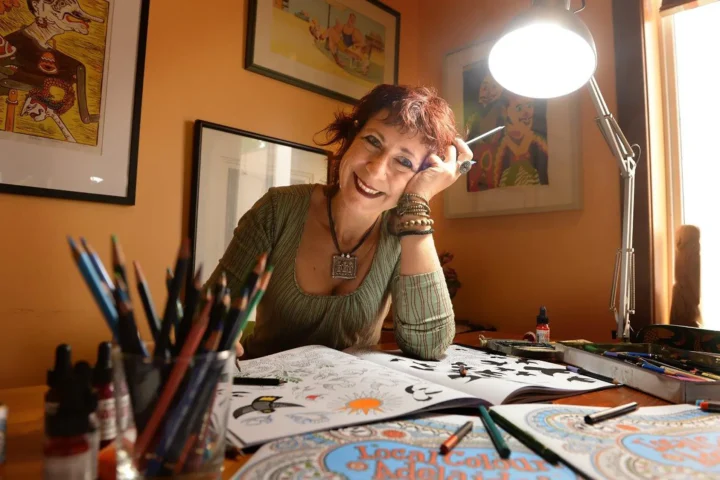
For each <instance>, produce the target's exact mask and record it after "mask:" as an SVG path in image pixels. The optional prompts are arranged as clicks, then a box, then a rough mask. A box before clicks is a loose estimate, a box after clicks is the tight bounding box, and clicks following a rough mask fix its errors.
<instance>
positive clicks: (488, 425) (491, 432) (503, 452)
mask: <svg viewBox="0 0 720 480" xmlns="http://www.w3.org/2000/svg"><path fill="white" fill-rule="evenodd" d="M478 409H479V410H480V420H482V422H483V425H485V430H486V431H487V433H488V436H489V437H490V440H492V442H493V445H495V449H496V450H497V451H498V454H499V455H500V458H509V457H510V448H509V447H508V446H507V443H505V440H504V439H503V436H502V433H500V430H498V428H497V426H496V425H495V422H494V421H493V419H492V417H490V414H489V413H488V411H487V408H485V406H484V405H480V407H478Z"/></svg>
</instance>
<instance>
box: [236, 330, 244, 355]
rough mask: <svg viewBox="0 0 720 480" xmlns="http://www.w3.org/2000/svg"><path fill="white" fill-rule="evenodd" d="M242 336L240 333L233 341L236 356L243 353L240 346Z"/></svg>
mask: <svg viewBox="0 0 720 480" xmlns="http://www.w3.org/2000/svg"><path fill="white" fill-rule="evenodd" d="M241 338H242V333H241V334H240V337H238V341H237V342H236V343H235V355H237V356H238V357H242V356H243V355H245V349H244V348H243V346H242V343H240V339H241Z"/></svg>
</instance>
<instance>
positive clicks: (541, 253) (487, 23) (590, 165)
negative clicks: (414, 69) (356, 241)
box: [418, 0, 620, 340]
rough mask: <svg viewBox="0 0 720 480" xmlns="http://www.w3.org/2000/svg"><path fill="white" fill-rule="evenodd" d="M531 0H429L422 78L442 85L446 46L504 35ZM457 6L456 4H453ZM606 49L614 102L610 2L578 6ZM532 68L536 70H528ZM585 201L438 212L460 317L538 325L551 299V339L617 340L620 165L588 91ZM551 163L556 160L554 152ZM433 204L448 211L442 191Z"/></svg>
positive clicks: (600, 76) (502, 326)
mask: <svg viewBox="0 0 720 480" xmlns="http://www.w3.org/2000/svg"><path fill="white" fill-rule="evenodd" d="M529 4H530V2H529V1H528V0H502V1H497V0H453V1H452V2H440V1H437V0H420V30H421V31H422V32H423V36H422V37H421V42H420V44H419V47H420V58H421V59H422V60H423V62H424V63H423V66H422V67H421V68H418V74H419V78H418V80H419V81H420V82H422V83H433V84H435V85H441V83H442V64H443V58H444V55H445V54H446V53H447V52H450V51H453V50H456V49H459V48H461V47H463V46H465V45H467V44H469V43H472V42H475V41H479V40H485V39H492V38H495V37H496V36H498V35H499V34H500V33H501V31H502V28H503V26H504V25H505V24H506V23H507V22H508V21H509V20H510V19H511V18H512V17H513V16H514V15H515V14H517V13H518V12H521V11H523V9H525V8H527V7H528V6H529ZM449 5H452V8H450V7H449ZM579 15H580V18H582V20H583V21H584V22H586V24H587V25H588V28H589V29H590V31H591V32H592V34H593V36H594V38H595V43H596V46H597V51H598V62H599V64H598V70H597V72H596V78H597V81H598V83H599V84H600V88H601V89H602V91H603V95H604V96H605V98H606V101H607V103H608V107H609V108H610V110H611V111H616V110H615V102H616V95H615V69H614V68H615V64H614V50H613V31H612V10H611V2H610V0H601V1H593V2H587V8H586V9H585V11H583V12H582V13H580V14H579ZM529 73H530V72H529ZM578 93H579V96H580V99H581V118H580V122H581V124H582V132H581V135H582V149H581V152H580V154H581V156H582V164H583V169H584V207H583V209H582V210H581V211H568V212H553V213H536V214H526V215H508V216H497V217H482V218H470V219H452V220H448V219H443V218H441V217H440V215H437V214H436V215H435V216H434V217H435V218H436V224H435V229H436V230H437V233H436V243H437V246H438V249H447V250H449V251H451V252H453V253H454V254H455V260H454V261H453V263H452V264H451V266H453V267H454V268H455V269H456V270H457V272H458V277H459V280H460V281H461V282H462V283H463V287H462V288H461V289H460V292H459V293H458V295H457V297H455V299H454V305H455V313H456V316H457V317H458V318H467V319H470V320H471V321H473V322H475V323H481V324H483V325H488V324H490V325H494V326H495V327H496V328H498V329H499V330H503V331H508V332H519V333H523V332H526V331H528V330H534V326H535V316H536V315H537V311H538V308H539V306H540V305H546V306H547V308H548V315H549V317H550V326H551V333H552V337H553V338H555V339H558V338H560V337H562V338H589V339H598V340H606V339H608V340H609V339H610V332H611V330H613V329H614V325H615V322H614V317H613V315H612V313H611V312H609V311H608V301H609V298H610V285H611V280H612V274H613V266H614V261H615V250H616V248H617V247H618V246H619V244H620V213H619V212H620V197H619V195H620V193H619V192H620V187H619V171H618V169H617V167H616V164H615V159H614V158H613V157H612V155H611V154H610V152H609V150H608V148H607V146H606V144H605V142H604V140H603V138H602V135H601V134H600V131H599V130H598V129H597V126H596V125H595V122H594V119H595V116H596V115H595V110H594V108H593V105H592V103H591V101H590V97H589V95H588V93H587V91H586V90H585V89H583V90H580V91H579V92H578ZM551 161H552V160H551ZM437 198H438V199H437V200H436V201H434V205H433V211H434V212H442V211H443V199H442V198H440V197H437Z"/></svg>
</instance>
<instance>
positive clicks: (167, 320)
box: [154, 238, 204, 358]
mask: <svg viewBox="0 0 720 480" xmlns="http://www.w3.org/2000/svg"><path fill="white" fill-rule="evenodd" d="M189 259H190V242H189V240H188V239H187V238H185V239H183V242H182V245H181V247H180V251H179V252H178V256H177V261H176V263H175V275H174V276H173V279H172V282H171V285H170V290H169V291H168V296H167V303H166V304H165V314H164V315H163V320H162V325H161V326H160V338H158V340H157V342H156V345H155V352H154V355H155V357H160V358H164V357H165V356H166V355H167V352H168V351H170V347H171V344H170V330H171V329H172V328H173V326H174V325H175V321H176V320H177V318H178V311H177V299H178V295H179V294H180V288H181V287H182V279H183V277H184V276H185V270H186V268H187V264H188V260H189ZM203 331H204V330H203ZM196 348H197V346H196Z"/></svg>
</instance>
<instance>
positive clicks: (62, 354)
mask: <svg viewBox="0 0 720 480" xmlns="http://www.w3.org/2000/svg"><path fill="white" fill-rule="evenodd" d="M71 375H72V349H71V348H70V345H68V344H66V343H62V344H60V345H58V346H57V347H56V348H55V366H54V368H53V369H52V370H48V372H47V386H48V387H50V388H53V387H55V386H57V385H59V384H61V383H63V382H64V381H67V380H68V379H69V377H70V376H71Z"/></svg>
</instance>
